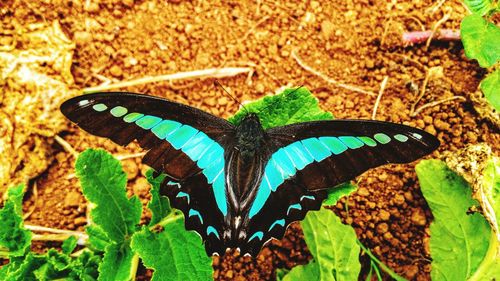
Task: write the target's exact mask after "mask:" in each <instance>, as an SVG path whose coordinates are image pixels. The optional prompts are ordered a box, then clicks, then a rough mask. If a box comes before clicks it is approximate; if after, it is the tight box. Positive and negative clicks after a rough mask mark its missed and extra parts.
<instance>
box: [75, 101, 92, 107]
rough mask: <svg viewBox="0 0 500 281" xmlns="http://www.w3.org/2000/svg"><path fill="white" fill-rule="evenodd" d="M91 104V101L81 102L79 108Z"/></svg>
mask: <svg viewBox="0 0 500 281" xmlns="http://www.w3.org/2000/svg"><path fill="white" fill-rule="evenodd" d="M89 103H90V101H89V100H81V101H79V102H78V106H86V105H87V104H89Z"/></svg>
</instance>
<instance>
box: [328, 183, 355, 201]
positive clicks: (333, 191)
mask: <svg viewBox="0 0 500 281" xmlns="http://www.w3.org/2000/svg"><path fill="white" fill-rule="evenodd" d="M357 188H358V187H357V186H356V185H354V184H352V183H350V182H346V183H343V184H339V185H337V186H336V187H333V188H329V189H328V197H326V199H325V201H323V206H333V205H335V204H337V201H339V199H340V198H342V197H344V196H349V195H350V194H351V193H353V192H354V191H356V189H357Z"/></svg>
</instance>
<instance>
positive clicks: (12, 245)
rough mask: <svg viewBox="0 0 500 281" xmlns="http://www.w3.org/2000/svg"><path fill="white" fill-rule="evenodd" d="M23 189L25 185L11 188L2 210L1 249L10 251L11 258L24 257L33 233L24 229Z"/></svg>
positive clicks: (0, 213) (0, 223)
mask: <svg viewBox="0 0 500 281" xmlns="http://www.w3.org/2000/svg"><path fill="white" fill-rule="evenodd" d="M23 189H24V186H23V185H19V186H16V187H11V188H9V190H8V191H7V194H8V198H7V201H5V204H4V206H3V208H2V209H0V248H4V249H6V250H8V255H9V257H19V256H24V255H25V254H26V253H27V251H28V250H29V247H30V244H31V232H30V231H29V230H27V229H25V228H24V222H23V217H22V201H23V195H24V193H23Z"/></svg>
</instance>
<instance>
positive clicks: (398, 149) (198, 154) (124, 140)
mask: <svg viewBox="0 0 500 281" xmlns="http://www.w3.org/2000/svg"><path fill="white" fill-rule="evenodd" d="M61 111H62V113H63V114H64V115H65V116H66V117H67V118H69V119H70V120H71V121H73V122H74V123H76V124H77V125H78V126H80V127H81V128H82V129H83V130H85V131H87V132H89V133H91V134H93V135H96V136H100V137H106V138H109V139H111V140H112V141H114V142H115V143H117V144H119V145H123V146H125V145H127V144H129V143H130V142H132V141H134V140H137V141H138V142H139V144H140V146H141V147H142V148H144V149H146V150H147V153H146V154H145V156H144V157H143V159H142V161H143V163H145V164H147V165H149V166H150V167H152V168H153V169H154V170H155V171H156V172H157V173H164V174H166V175H167V178H166V179H165V180H164V181H163V183H162V185H161V190H162V194H163V195H165V196H167V197H168V198H169V200H170V203H171V204H172V206H173V207H175V208H177V209H179V210H181V211H182V212H183V213H184V216H185V227H186V229H188V230H195V231H196V232H198V233H199V234H200V235H201V237H202V239H203V241H204V245H205V249H206V252H207V254H208V255H224V254H225V252H226V250H227V249H228V248H237V249H238V250H239V251H240V253H242V254H244V255H251V256H256V255H257V254H258V253H259V252H260V250H261V248H262V246H263V245H264V244H265V243H266V242H267V241H269V240H270V239H272V238H275V239H281V238H282V237H283V235H284V233H285V230H286V228H287V226H288V225H289V224H290V223H291V222H293V221H299V220H302V219H303V218H304V216H305V215H306V213H307V212H308V211H309V210H318V209H319V208H320V207H321V203H322V201H323V200H324V199H325V198H326V196H327V189H328V188H331V187H334V186H336V185H339V184H341V183H344V182H346V181H349V180H351V179H353V178H354V177H356V176H358V175H360V174H361V173H363V172H365V171H366V170H368V169H370V168H373V167H377V166H380V165H383V164H387V163H408V162H412V161H414V160H416V159H418V158H420V157H422V156H425V155H427V154H429V153H431V152H432V151H433V150H435V149H436V148H437V147H438V146H439V141H438V140H437V139H436V138H435V137H434V136H433V135H431V134H429V133H427V132H425V131H422V130H419V129H416V128H412V127H409V126H405V125H400V124H395V123H389V122H380V121H371V120H329V121H314V122H304V123H296V124H292V125H286V126H281V127H274V128H270V129H267V130H265V129H263V127H262V125H261V123H260V120H259V117H258V115H257V114H256V113H248V114H247V115H246V116H245V117H244V118H243V119H242V120H241V122H240V123H239V125H233V124H231V123H229V122H228V121H227V120H225V119H222V118H219V117H216V116H214V115H211V114H209V113H207V112H204V111H202V110H199V109H197V108H194V107H190V106H187V105H184V104H180V103H176V102H173V101H169V100H166V99H163V98H159V97H154V96H148V95H142V94H135V93H128V92H109V93H94V94H86V95H82V96H78V97H75V98H71V99H69V100H67V101H65V102H64V103H63V104H62V105H61Z"/></svg>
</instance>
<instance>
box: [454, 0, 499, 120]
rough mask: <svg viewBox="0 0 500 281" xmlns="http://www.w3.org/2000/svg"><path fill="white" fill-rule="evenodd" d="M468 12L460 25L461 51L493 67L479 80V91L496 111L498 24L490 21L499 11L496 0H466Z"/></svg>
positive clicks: (497, 98) (497, 105)
mask: <svg viewBox="0 0 500 281" xmlns="http://www.w3.org/2000/svg"><path fill="white" fill-rule="evenodd" d="M465 3H466V5H467V6H468V7H469V9H470V10H471V12H472V14H471V15H468V16H466V17H465V18H464V19H463V20H462V23H461V25H460V33H461V37H462V43H463V45H464V49H465V55H466V56H467V57H468V58H471V59H476V60H477V62H478V63H479V65H480V66H481V67H484V68H493V69H494V68H495V65H497V67H496V70H493V71H492V73H490V74H489V75H488V76H487V77H486V78H485V79H484V80H483V81H482V82H481V84H480V88H481V91H482V92H483V94H484V96H485V97H486V99H487V100H488V102H489V103H490V104H491V105H492V106H493V108H494V109H495V110H496V111H500V69H498V64H497V62H498V61H499V60H500V28H499V27H498V26H496V25H495V24H494V23H492V22H491V19H492V17H493V15H494V14H496V13H498V12H499V11H500V8H499V7H498V3H497V2H496V1H492V0H466V1H465Z"/></svg>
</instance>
